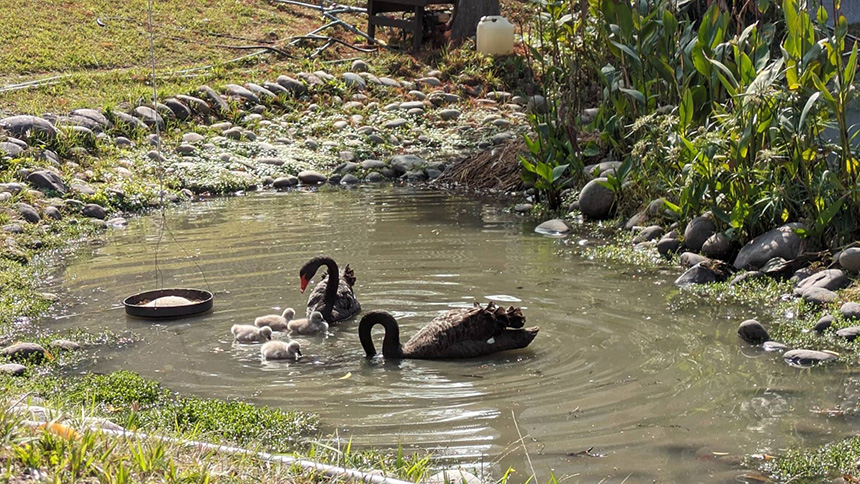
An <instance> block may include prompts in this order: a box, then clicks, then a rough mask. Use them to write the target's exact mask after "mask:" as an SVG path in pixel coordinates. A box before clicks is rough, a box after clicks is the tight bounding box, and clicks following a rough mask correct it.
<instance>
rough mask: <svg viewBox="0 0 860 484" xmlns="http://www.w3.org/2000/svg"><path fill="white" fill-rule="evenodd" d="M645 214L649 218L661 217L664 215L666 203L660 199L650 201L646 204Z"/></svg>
mask: <svg viewBox="0 0 860 484" xmlns="http://www.w3.org/2000/svg"><path fill="white" fill-rule="evenodd" d="M647 212H648V215H650V216H651V217H660V216H663V215H664V214H665V213H666V201H665V200H664V199H662V198H658V199H656V200H652V201H651V203H649V204H648V209H647Z"/></svg>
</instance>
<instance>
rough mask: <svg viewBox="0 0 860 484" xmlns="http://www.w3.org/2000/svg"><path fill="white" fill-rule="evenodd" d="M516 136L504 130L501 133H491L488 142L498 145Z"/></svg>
mask: <svg viewBox="0 0 860 484" xmlns="http://www.w3.org/2000/svg"><path fill="white" fill-rule="evenodd" d="M516 137H517V135H516V134H514V133H512V132H510V131H505V132H503V133H499V134H496V135H493V136H492V137H490V142H491V143H493V144H494V145H500V144H503V143H507V142H508V141H512V140H514V139H516Z"/></svg>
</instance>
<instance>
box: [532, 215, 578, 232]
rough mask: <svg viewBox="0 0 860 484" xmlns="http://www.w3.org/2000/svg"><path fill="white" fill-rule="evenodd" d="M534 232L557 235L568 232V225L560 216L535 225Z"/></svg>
mask: <svg viewBox="0 0 860 484" xmlns="http://www.w3.org/2000/svg"><path fill="white" fill-rule="evenodd" d="M535 232H537V233H539V234H547V235H559V234H566V233H568V232H570V227H568V226H567V224H566V223H565V222H564V220H562V219H560V218H556V219H552V220H547V221H546V222H543V223H542V224H540V225H538V226H537V227H535Z"/></svg>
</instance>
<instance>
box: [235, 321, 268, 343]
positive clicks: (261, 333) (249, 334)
mask: <svg viewBox="0 0 860 484" xmlns="http://www.w3.org/2000/svg"><path fill="white" fill-rule="evenodd" d="M230 332H231V333H233V337H234V338H236V341H238V342H240V343H262V342H264V341H269V340H270V339H272V328H270V327H268V326H263V327H262V328H258V327H256V326H252V325H250V324H234V325H233V327H231V328H230Z"/></svg>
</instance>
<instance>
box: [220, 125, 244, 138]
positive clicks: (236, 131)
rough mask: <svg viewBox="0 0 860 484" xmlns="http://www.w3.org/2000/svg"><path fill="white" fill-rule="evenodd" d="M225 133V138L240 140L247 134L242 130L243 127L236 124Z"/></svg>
mask: <svg viewBox="0 0 860 484" xmlns="http://www.w3.org/2000/svg"><path fill="white" fill-rule="evenodd" d="M223 135H224V137H225V138H229V139H232V140H237V141H238V140H240V139H242V137H243V136H245V132H244V131H242V128H239V127H237V126H234V127H232V128H230V129H227V130H225V131H224V133H223Z"/></svg>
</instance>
